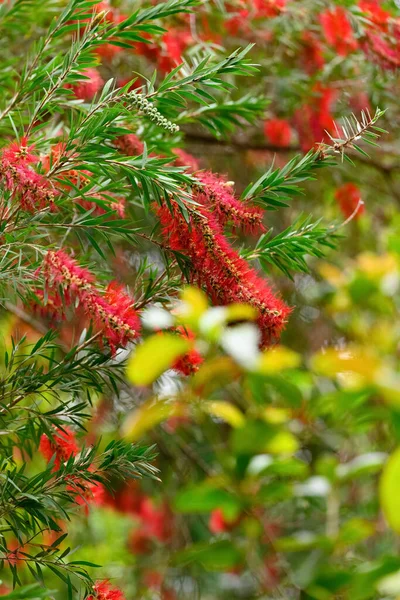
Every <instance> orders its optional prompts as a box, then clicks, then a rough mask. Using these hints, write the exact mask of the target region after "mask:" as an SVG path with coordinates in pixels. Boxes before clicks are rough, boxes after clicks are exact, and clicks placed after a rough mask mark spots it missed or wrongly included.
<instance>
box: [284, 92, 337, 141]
mask: <svg viewBox="0 0 400 600" xmlns="http://www.w3.org/2000/svg"><path fill="white" fill-rule="evenodd" d="M313 91H314V94H315V95H314V97H313V98H312V99H311V100H310V102H308V103H307V104H304V105H303V106H302V107H301V108H299V109H297V110H296V112H295V113H294V119H293V124H294V126H295V128H296V129H297V132H298V135H299V141H300V146H301V148H302V150H303V151H304V152H308V150H310V149H311V148H312V147H313V146H314V145H315V144H319V143H321V142H323V141H326V139H327V132H328V133H330V134H331V135H335V134H336V135H337V132H336V126H335V121H334V118H333V116H332V113H331V111H332V106H333V103H334V101H335V99H336V97H337V91H336V90H333V89H332V88H329V87H325V86H323V85H322V84H319V83H318V84H316V85H315V86H314V87H313Z"/></svg>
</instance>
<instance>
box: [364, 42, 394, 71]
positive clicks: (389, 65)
mask: <svg viewBox="0 0 400 600" xmlns="http://www.w3.org/2000/svg"><path fill="white" fill-rule="evenodd" d="M361 48H362V50H363V51H364V53H365V54H366V55H367V57H368V58H369V59H370V60H372V61H373V62H375V63H377V64H378V65H380V66H381V67H382V69H387V70H389V71H394V70H397V69H398V68H400V44H399V42H398V41H396V43H393V42H392V41H391V40H386V39H385V38H384V37H382V35H380V34H375V33H371V32H367V35H366V36H365V38H364V39H363V41H362V44H361Z"/></svg>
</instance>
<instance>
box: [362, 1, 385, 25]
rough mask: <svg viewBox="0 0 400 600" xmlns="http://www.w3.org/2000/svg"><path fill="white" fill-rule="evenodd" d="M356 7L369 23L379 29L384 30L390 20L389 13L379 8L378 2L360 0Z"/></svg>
mask: <svg viewBox="0 0 400 600" xmlns="http://www.w3.org/2000/svg"><path fill="white" fill-rule="evenodd" d="M358 7H359V9H360V10H362V12H363V13H365V16H366V17H367V19H369V21H371V23H373V24H374V25H376V26H378V27H379V28H381V29H386V26H387V24H388V22H389V19H390V13H389V12H387V11H386V10H384V9H383V8H382V6H380V4H379V2H378V0H360V2H359V3H358Z"/></svg>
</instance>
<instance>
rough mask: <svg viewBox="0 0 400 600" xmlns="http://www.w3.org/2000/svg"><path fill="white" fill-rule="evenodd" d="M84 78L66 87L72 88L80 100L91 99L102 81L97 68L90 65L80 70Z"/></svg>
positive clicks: (101, 85)
mask: <svg viewBox="0 0 400 600" xmlns="http://www.w3.org/2000/svg"><path fill="white" fill-rule="evenodd" d="M82 75H84V77H85V79H82V80H81V81H79V82H78V83H75V84H74V85H68V86H67V87H68V88H70V89H72V90H73V92H74V94H75V96H76V97H77V98H79V99H80V100H92V99H93V97H94V96H95V95H96V94H97V92H98V91H99V90H100V89H101V88H102V87H103V85H104V81H103V79H102V77H101V75H100V73H99V72H98V70H97V69H93V68H92V67H90V68H89V69H86V70H85V71H83V72H82Z"/></svg>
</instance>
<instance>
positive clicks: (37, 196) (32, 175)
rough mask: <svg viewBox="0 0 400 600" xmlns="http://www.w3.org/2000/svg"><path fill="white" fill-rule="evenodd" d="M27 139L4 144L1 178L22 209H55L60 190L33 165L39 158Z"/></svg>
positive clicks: (0, 170)
mask: <svg viewBox="0 0 400 600" xmlns="http://www.w3.org/2000/svg"><path fill="white" fill-rule="evenodd" d="M32 150H33V146H28V143H27V139H26V138H22V139H21V142H20V143H19V144H18V143H17V142H13V143H12V144H10V146H8V147H6V148H3V150H2V152H1V155H0V181H3V183H4V185H5V187H6V188H7V190H9V191H10V192H11V193H12V195H13V196H16V197H18V199H19V202H20V206H21V208H22V210H26V211H28V212H32V213H33V212H36V211H37V210H43V209H45V208H50V209H54V198H55V196H56V192H55V190H54V188H53V187H52V184H51V182H50V181H49V180H48V179H46V177H44V176H43V175H41V174H40V173H37V172H36V171H34V170H33V169H32V168H31V166H30V165H31V164H32V163H36V162H38V161H39V158H38V157H37V156H35V155H34V154H33V153H32Z"/></svg>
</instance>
